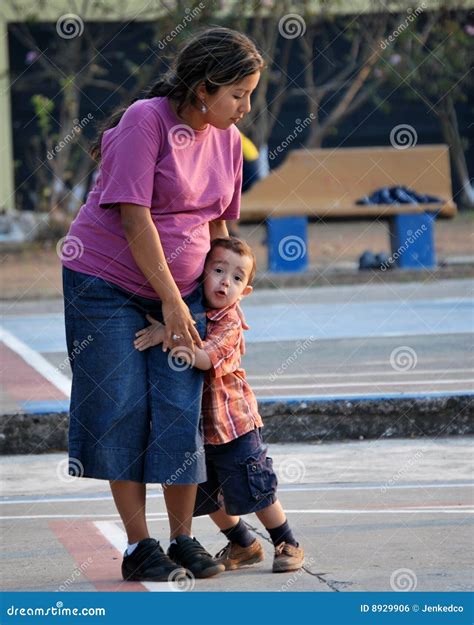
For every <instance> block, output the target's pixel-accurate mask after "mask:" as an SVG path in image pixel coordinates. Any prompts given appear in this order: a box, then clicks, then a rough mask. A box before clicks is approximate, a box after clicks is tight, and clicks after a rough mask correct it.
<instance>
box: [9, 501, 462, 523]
mask: <svg viewBox="0 0 474 625" xmlns="http://www.w3.org/2000/svg"><path fill="white" fill-rule="evenodd" d="M285 512H286V513H287V514H438V513H441V514H473V513H474V506H472V505H470V504H453V505H445V506H431V507H427V506H418V507H415V506H413V507H410V506H407V507H404V508H402V507H400V508H397V507H395V508H370V509H364V508H314V509H311V510H306V509H298V510H291V509H290V510H288V509H285ZM106 517H107V518H114V519H117V520H120V517H119V515H118V514H31V515H14V516H1V517H0V520H2V521H8V520H10V521H12V520H15V521H29V520H31V519H80V518H87V519H95V518H99V519H104V518H106ZM147 518H148V519H149V520H150V521H153V520H155V521H160V520H162V519H166V518H167V514H166V513H164V512H150V513H149V514H147ZM205 518H206V517H197V518H196V519H194V521H196V520H202V519H205ZM194 521H193V522H194ZM104 522H106V521H104Z"/></svg>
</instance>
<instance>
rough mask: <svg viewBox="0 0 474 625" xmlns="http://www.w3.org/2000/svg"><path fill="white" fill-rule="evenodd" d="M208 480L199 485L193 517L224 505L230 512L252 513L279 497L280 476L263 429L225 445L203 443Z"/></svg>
mask: <svg viewBox="0 0 474 625" xmlns="http://www.w3.org/2000/svg"><path fill="white" fill-rule="evenodd" d="M204 449H205V451H206V468H207V482H204V483H203V484H199V485H198V490H197V495H196V504H195V509H194V516H202V515H204V514H211V513H212V512H216V511H217V510H219V508H221V507H222V508H224V509H225V511H226V512H227V514H250V513H251V512H257V511H258V510H262V509H263V508H267V507H268V506H270V505H271V504H272V503H274V502H275V501H276V499H277V497H276V488H277V483H278V480H277V476H276V474H275V472H274V470H273V462H272V459H271V458H269V457H268V456H267V447H266V446H265V445H264V444H263V441H262V436H261V433H260V429H255V430H252V431H251V432H248V433H247V434H244V435H243V436H240V437H239V438H236V439H235V440H233V441H231V442H230V443H225V444H223V445H204Z"/></svg>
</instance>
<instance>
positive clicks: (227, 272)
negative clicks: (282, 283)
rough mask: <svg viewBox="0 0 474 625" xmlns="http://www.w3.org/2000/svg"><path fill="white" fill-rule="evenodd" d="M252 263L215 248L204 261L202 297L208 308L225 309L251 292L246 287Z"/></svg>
mask: <svg viewBox="0 0 474 625" xmlns="http://www.w3.org/2000/svg"><path fill="white" fill-rule="evenodd" d="M252 265H253V261H252V259H251V258H249V257H248V256H240V254H237V253H236V252H232V251H231V250H226V249H225V248H223V247H219V246H217V247H216V248H214V249H213V251H212V254H211V255H210V257H209V258H208V259H207V261H206V267H205V270H204V295H205V297H206V303H207V305H208V306H209V307H210V308H225V307H226V306H230V305H231V304H235V302H237V301H238V300H240V299H241V298H242V297H245V296H246V295H249V293H251V292H252V290H253V289H252V287H251V286H248V284H247V282H248V279H249V275H250V272H251V271H252Z"/></svg>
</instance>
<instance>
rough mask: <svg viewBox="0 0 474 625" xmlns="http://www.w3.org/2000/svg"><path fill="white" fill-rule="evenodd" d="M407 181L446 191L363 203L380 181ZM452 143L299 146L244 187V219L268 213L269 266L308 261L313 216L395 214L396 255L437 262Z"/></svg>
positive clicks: (452, 209)
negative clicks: (432, 199) (437, 230)
mask: <svg viewBox="0 0 474 625" xmlns="http://www.w3.org/2000/svg"><path fill="white" fill-rule="evenodd" d="M392 186H406V187H408V188H409V189H411V190H413V191H416V192H417V193H420V194H428V195H431V196H436V197H439V198H442V200H443V201H442V202H437V203H434V204H373V205H358V204H356V200H358V199H359V198H362V197H364V196H366V195H370V194H371V193H372V192H373V191H375V190H377V189H380V188H381V187H392ZM456 212H457V208H456V204H455V203H454V202H453V200H452V188H451V173H450V164H449V151H448V147H447V146H446V145H422V146H415V147H411V148H407V149H403V150H402V149H395V148H393V147H375V148H373V147H370V148H337V149H318V150H293V151H291V152H290V153H289V154H288V157H287V158H286V160H285V161H284V163H283V164H282V165H280V166H279V167H277V168H276V169H274V170H272V171H271V172H270V174H269V175H268V176H267V177H266V178H264V179H262V180H259V181H258V182H256V183H255V184H254V186H253V187H252V188H251V189H250V190H249V191H248V192H247V193H245V194H243V195H242V204H241V214H240V219H241V220H243V221H261V220H265V221H266V224H267V243H268V267H269V270H270V271H276V272H282V271H284V272H289V271H302V270H304V269H306V268H307V266H308V254H307V249H306V248H307V245H306V241H307V223H308V217H317V218H319V219H322V220H324V219H325V218H328V217H329V218H333V217H336V218H344V217H346V218H347V217H350V218H354V217H356V218H357V217H360V218H362V219H364V218H376V219H388V220H389V222H390V246H391V252H392V256H391V260H392V261H393V263H394V264H395V265H396V266H397V267H399V268H404V269H413V268H418V269H423V268H432V267H434V266H435V265H436V258H435V249H434V242H433V224H434V220H435V218H436V216H437V215H442V216H445V217H453V216H454V215H455V214H456Z"/></svg>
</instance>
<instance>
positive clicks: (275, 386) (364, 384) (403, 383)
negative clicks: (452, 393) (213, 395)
mask: <svg viewBox="0 0 474 625" xmlns="http://www.w3.org/2000/svg"><path fill="white" fill-rule="evenodd" d="M374 375H375V374H373V376H374ZM373 376H372V377H373ZM466 382H474V379H473V378H466V379H465V380H416V381H413V382H407V381H406V380H400V382H382V383H381V382H372V383H371V382H341V383H331V382H326V383H325V384H270V385H269V386H253V387H252V388H253V390H254V391H268V390H272V389H273V390H276V389H282V388H292V389H294V388H305V389H309V388H347V387H349V386H357V387H360V386H362V387H373V386H376V387H377V388H380V386H382V385H383V386H420V384H423V385H426V384H433V385H435V386H439V385H440V384H465V383H466Z"/></svg>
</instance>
